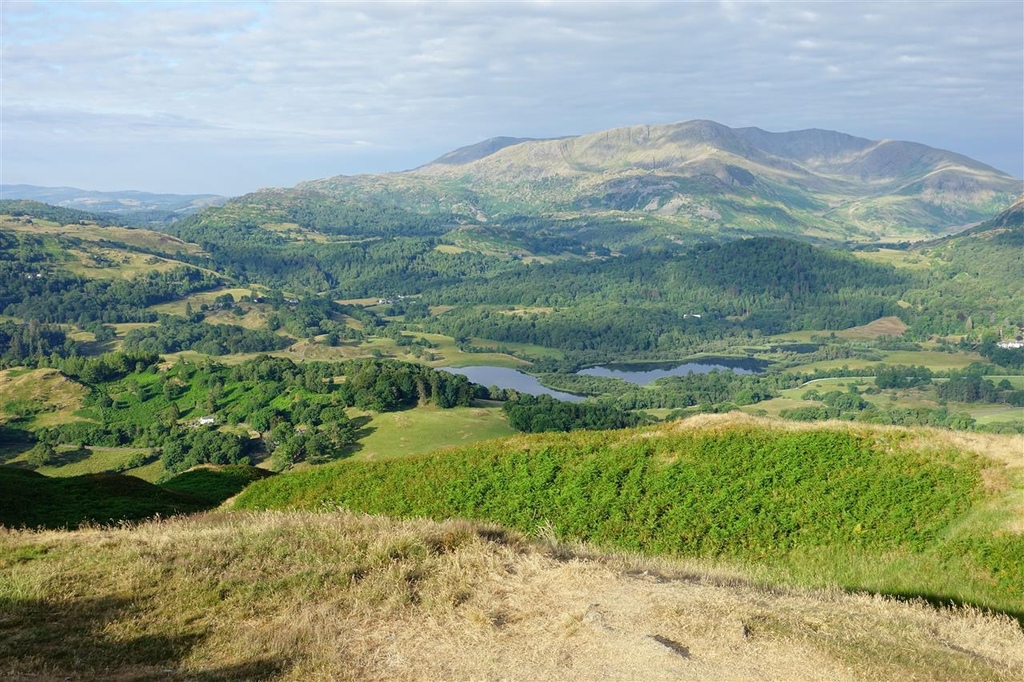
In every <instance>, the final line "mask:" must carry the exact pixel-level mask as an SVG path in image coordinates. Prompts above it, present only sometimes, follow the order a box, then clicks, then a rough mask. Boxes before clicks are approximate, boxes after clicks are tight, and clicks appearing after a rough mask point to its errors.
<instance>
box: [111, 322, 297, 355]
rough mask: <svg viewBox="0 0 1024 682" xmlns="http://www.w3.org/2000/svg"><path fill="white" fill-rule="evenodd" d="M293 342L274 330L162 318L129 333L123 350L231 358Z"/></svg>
mask: <svg viewBox="0 0 1024 682" xmlns="http://www.w3.org/2000/svg"><path fill="white" fill-rule="evenodd" d="M293 343H295V341H294V340H293V339H290V338H287V337H284V336H279V335H278V334H275V333H273V332H270V331H264V330H260V329H246V328H245V327H241V326H239V325H235V324H205V323H203V322H194V321H191V320H186V319H183V318H180V317H173V316H170V315H162V316H160V324H159V326H157V327H144V328H140V329H133V330H131V331H130V332H128V333H127V334H126V335H125V337H124V346H123V347H124V349H125V350H129V351H140V352H148V353H178V352H180V351H183V350H192V351H196V352H198V353H205V354H206V355H228V354H231V353H263V352H267V351H274V350H281V349H283V348H287V347H288V346H290V345H292V344H293Z"/></svg>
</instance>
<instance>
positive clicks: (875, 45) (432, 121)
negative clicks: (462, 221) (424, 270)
mask: <svg viewBox="0 0 1024 682" xmlns="http://www.w3.org/2000/svg"><path fill="white" fill-rule="evenodd" d="M3 8H4V9H3V16H2V30H3V34H4V41H3V69H4V73H3V76H4V89H3V100H2V103H0V104H2V107H3V113H4V120H3V126H2V132H3V137H4V140H5V141H7V140H11V139H14V138H15V137H23V138H32V139H34V140H36V141H37V142H38V144H44V145H45V144H46V141H45V140H46V131H47V130H51V131H52V130H56V129H57V128H55V127H54V126H55V121H57V120H58V119H59V120H60V121H61V125H60V126H59V129H60V130H64V131H74V134H73V135H71V134H68V133H61V134H60V135H58V137H57V139H59V140H60V142H61V143H62V144H63V147H62V148H63V149H64V150H65V153H66V154H75V153H76V152H75V149H76V148H81V149H83V150H84V149H85V148H86V147H88V148H95V147H97V146H98V147H101V148H102V147H103V146H104V144H105V143H106V144H107V147H108V148H110V149H113V148H117V147H118V145H117V144H115V143H116V142H118V139H117V138H118V137H119V136H127V137H129V138H131V139H132V140H133V141H134V145H135V146H136V148H137V149H138V150H139V151H140V153H142V154H145V149H146V146H147V144H149V145H154V147H153V148H156V147H157V146H158V144H157V143H160V144H165V143H169V142H170V143H176V144H181V145H192V150H193V152H194V155H195V157H196V158H201V157H202V155H203V154H204V153H206V154H207V155H208V154H209V153H211V152H212V150H215V149H216V150H219V153H221V154H223V153H224V149H226V148H230V147H231V146H232V145H248V146H249V147H250V148H251V149H249V150H247V152H248V151H257V150H256V149H255V148H257V147H258V148H264V149H266V150H267V151H268V153H272V154H274V155H276V154H278V152H279V151H280V150H282V149H291V150H292V153H293V160H292V161H290V162H289V163H287V164H283V166H287V167H288V168H290V169H293V170H291V171H289V172H290V173H291V174H292V175H291V176H286V175H285V174H283V173H282V175H281V177H280V179H279V180H278V181H277V182H275V183H274V184H290V183H291V182H294V181H296V180H298V179H301V177H309V176H308V175H303V176H296V175H295V171H294V169H295V168H300V167H301V157H302V155H307V157H308V158H310V159H313V158H314V157H315V158H316V159H318V161H317V164H318V165H317V168H320V167H322V161H323V155H324V150H325V149H326V150H334V151H333V153H335V154H336V161H335V167H334V169H333V170H328V173H331V172H358V171H361V170H367V169H366V168H362V167H359V166H357V163H364V164H365V163H367V162H368V159H372V157H371V156H368V155H367V153H361V154H360V155H358V156H356V155H353V154H351V153H350V152H351V149H352V148H353V147H354V146H355V144H356V142H357V141H362V142H363V143H365V145H366V146H365V147H363V152H366V150H374V149H376V150H386V153H385V152H384V151H382V152H381V154H382V155H381V156H380V157H377V158H379V159H380V160H383V159H385V158H387V159H389V160H391V161H392V162H393V161H394V159H396V158H404V160H405V162H404V163H400V165H399V166H398V167H411V166H415V165H418V164H419V163H422V162H424V161H426V160H428V159H429V158H432V157H434V156H437V155H439V154H441V153H443V152H444V151H447V150H449V149H451V148H453V147H456V146H460V145H463V144H470V143H472V142H475V141H478V140H479V139H482V138H485V137H489V136H495V135H516V136H530V137H553V136H560V135H567V134H576V133H583V132H588V131H593V130H600V129H603V128H608V127H615V126H622V125H631V124H637V123H657V122H667V121H674V120H684V119H689V118H711V119H715V120H719V121H720V122H722V123H725V124H727V125H757V126H760V127H763V128H766V129H771V130H791V129H797V128H804V127H822V128H832V129H838V130H843V131H844V132H850V133H853V134H858V135H863V136H867V137H877V138H881V137H889V138H894V137H895V138H901V137H902V138H909V139H916V140H918V141H921V142H925V143H927V144H933V145H937V146H943V147H946V148H954V149H956V150H957V151H961V152H963V153H966V154H968V155H976V154H977V153H978V152H975V153H972V149H971V148H964V147H962V146H960V145H961V144H967V145H970V144H975V143H976V138H977V135H976V134H974V137H973V138H972V137H970V136H968V135H965V134H963V132H960V133H959V134H958V131H963V130H964V129H966V128H970V129H976V128H978V127H982V126H983V127H985V128H986V129H988V130H990V131H991V135H990V136H989V138H991V139H990V140H989V142H986V143H985V144H984V145H980V146H977V148H978V149H981V148H982V147H984V148H985V150H986V151H985V153H986V154H989V155H990V157H989V158H988V159H984V158H983V159H982V160H987V161H989V162H990V163H996V165H1001V166H1002V167H1004V168H1007V169H1008V170H1011V171H1014V172H1016V173H1017V174H1020V173H1021V172H1022V169H1021V168H1020V164H1021V163H1022V162H1021V158H1022V149H1021V147H1022V145H1024V142H1022V141H1021V139H1022V132H1021V125H1020V121H1021V117H1022V115H1024V112H1022V101H1024V85H1022V83H1024V67H1022V62H1024V36H1022V35H1021V31H1020V26H1021V25H1022V23H1024V8H1022V6H1021V5H1020V3H1005V2H963V3H960V2H948V3H870V2H846V3H828V4H823V3H747V2H743V3H733V2H722V3H661V2H649V3H577V2H531V3H426V2H411V3H313V2H307V3H152V4H151V3H135V4H131V3H124V4H85V3H61V2H52V3H45V4H43V3H38V4H31V5H29V4H22V3H6V2H5V3H4V5H3ZM987 139H988V138H987ZM972 140H974V141H973V142H972ZM999 140H1002V148H1003V149H1005V150H1006V151H1005V152H1004V154H1003V157H1002V160H998V159H997V157H998V154H996V155H995V156H992V154H993V152H992V150H993V149H997V148H998V147H999V145H997V144H995V142H998V141H999ZM11 148H12V147H11V145H9V144H8V145H5V151H4V157H5V158H4V164H3V165H4V176H5V177H4V181H8V180H7V176H8V175H11V174H17V173H20V172H21V170H20V168H21V167H22V166H23V165H24V164H23V162H22V160H21V159H20V158H19V157H17V156H14V155H12V152H10V151H8V150H9V149H11ZM204 149H205V150H207V151H206V152H204ZM401 150H404V151H405V156H404V157H403V156H401V155H400V154H398V152H399V151H401ZM396 154H398V155H397V156H396ZM275 158H278V157H276V156H275ZM114 161H116V160H114V159H112V164H111V165H112V166H116V163H113V162H114ZM198 165H199V166H204V165H208V166H210V167H212V165H213V164H203V163H200V164H198ZM369 165H374V166H376V165H379V164H374V163H372V161H371V162H370V164H369ZM51 172H53V173H58V172H59V169H53V170H52V171H51ZM96 172H97V173H102V172H105V171H103V170H102V169H97V170H96ZM161 172H162V173H164V175H165V176H166V173H167V170H166V169H165V170H163V171H161ZM181 172H182V174H183V177H182V183H192V182H195V183H204V182H210V183H213V182H222V183H223V182H224V180H223V178H222V177H221V178H211V177H204V175H203V172H202V171H201V170H196V168H195V167H191V168H182V169H181ZM111 173H113V171H110V172H109V173H108V175H109V174H111ZM246 173H247V171H246V169H239V171H238V172H237V173H236V174H233V176H234V177H233V179H232V181H231V188H230V191H239V189H242V188H245V189H254V188H255V186H253V185H251V183H250V181H249V180H247V179H246ZM19 177H20V178H21V179H25V178H24V176H19ZM35 181H36V182H38V183H40V184H43V183H44V182H46V181H45V180H43V179H38V180H35ZM111 181H113V180H111ZM253 181H254V180H253ZM60 182H62V183H64V184H68V183H69V182H70V181H69V180H60ZM247 183H250V184H247ZM190 189H191V190H202V189H212V190H214V191H224V190H223V189H218V188H215V187H212V186H210V187H208V186H205V185H204V186H202V187H198V186H192V185H190Z"/></svg>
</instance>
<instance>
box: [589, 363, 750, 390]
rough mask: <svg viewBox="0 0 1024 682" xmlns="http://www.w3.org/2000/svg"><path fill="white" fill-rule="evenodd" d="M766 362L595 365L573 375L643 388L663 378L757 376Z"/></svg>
mask: <svg viewBox="0 0 1024 682" xmlns="http://www.w3.org/2000/svg"><path fill="white" fill-rule="evenodd" d="M767 366H768V363H767V362H765V361H763V360H757V359H754V358H701V359H700V360H695V361H693V362H684V363H679V362H632V363H625V362H623V363H615V364H609V365H598V366H596V367H588V368H587V369H581V370H580V371H579V372H577V374H585V375H588V376H594V377H609V378H612V379H622V380H624V381H628V382H629V383H631V384H637V385H638V386H646V385H647V384H650V383H652V382H655V381H657V380H658V379H664V378H665V377H681V376H686V375H687V374H707V373H708V372H713V371H715V370H718V371H720V372H721V371H726V372H733V373H735V374H758V373H760V372H763V371H764V369H765V367H767Z"/></svg>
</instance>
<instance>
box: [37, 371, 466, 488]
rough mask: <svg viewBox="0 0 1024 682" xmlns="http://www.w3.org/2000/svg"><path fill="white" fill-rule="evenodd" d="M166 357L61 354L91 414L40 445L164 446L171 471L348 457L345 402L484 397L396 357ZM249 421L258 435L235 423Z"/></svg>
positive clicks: (353, 428) (351, 425)
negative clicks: (84, 390)
mask: <svg viewBox="0 0 1024 682" xmlns="http://www.w3.org/2000/svg"><path fill="white" fill-rule="evenodd" d="M158 360H159V356H158V355H156V354H146V353H132V352H121V353H110V354H106V355H102V356H97V357H93V358H79V357H75V358H69V359H67V360H63V361H60V363H59V366H60V368H61V369H62V371H65V372H66V373H68V374H69V375H70V376H75V377H76V378H79V379H80V380H82V381H84V382H86V383H89V384H90V385H91V387H92V391H91V393H90V395H89V398H88V406H87V408H86V411H85V412H84V414H85V415H86V416H87V417H89V421H77V422H72V423H68V424H62V425H59V426H56V427H53V428H44V429H40V430H39V431H37V433H36V437H37V439H38V440H39V442H40V443H49V444H51V445H57V444H79V445H80V444H87V445H99V446H107V447H118V446H129V445H131V446H135V447H149V448H160V449H161V451H162V454H161V457H162V459H163V461H164V465H165V467H166V468H167V469H168V471H180V470H182V469H185V468H188V467H191V466H195V465H196V464H202V463H207V462H208V463H213V464H227V463H239V462H244V461H247V459H248V458H251V457H253V456H254V455H255V454H257V453H259V454H269V455H271V456H272V461H273V462H274V465H275V466H277V467H279V468H286V467H287V466H290V465H291V464H294V463H295V462H298V461H310V462H323V461H327V460H329V459H333V458H336V457H339V456H342V455H343V454H344V453H345V452H346V448H347V447H348V446H349V445H351V444H352V443H353V442H355V441H356V439H357V438H358V436H359V433H360V432H359V425H358V424H357V422H356V420H353V419H351V418H349V416H348V415H347V414H346V412H345V408H347V407H358V408H361V409H365V410H373V411H381V412H383V411H392V410H398V409H402V408H406V407H410V406H413V405H415V404H417V403H421V402H424V403H425V402H429V403H432V404H435V405H437V406H438V407H441V408H450V407H455V406H467V405H469V404H470V403H471V401H472V400H473V398H474V397H475V395H476V387H475V386H474V385H472V384H470V383H469V381H468V380H467V379H466V378H465V377H464V376H462V375H457V374H451V373H448V372H439V371H435V370H432V369H430V368H429V367H425V366H423V365H414V364H410V363H402V362H396V361H378V360H353V361H349V362H342V363H323V362H313V363H305V364H301V365H299V364H296V363H293V362H291V361H290V360H288V359H286V358H275V357H270V356H260V357H257V358H254V359H252V360H249V361H246V362H243V363H241V364H239V365H236V366H233V367H227V366H224V365H219V364H216V363H214V362H212V361H203V362H201V363H188V362H179V363H177V364H176V365H174V366H172V367H171V368H170V369H168V370H166V371H159V370H158V368H157V366H156V362H157V361H158ZM208 421H212V422H214V423H213V424H209V423H206V422H208ZM243 425H244V426H247V427H248V428H249V429H251V430H253V431H255V432H256V433H257V434H258V435H257V437H255V438H250V436H249V435H248V431H247V430H246V429H240V428H231V427H232V426H243ZM222 427H226V429H225V428H222Z"/></svg>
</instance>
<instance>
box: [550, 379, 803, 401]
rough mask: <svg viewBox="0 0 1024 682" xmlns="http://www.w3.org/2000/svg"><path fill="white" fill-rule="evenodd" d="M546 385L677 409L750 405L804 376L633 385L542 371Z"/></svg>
mask: <svg viewBox="0 0 1024 682" xmlns="http://www.w3.org/2000/svg"><path fill="white" fill-rule="evenodd" d="M543 381H544V384H545V385H546V386H549V387H551V388H555V389H558V390H561V391H570V392H573V393H585V394H589V395H595V396H599V397H600V399H601V400H602V401H604V402H607V403H609V404H612V405H615V406H616V407H618V408H621V409H624V410H648V409H657V408H671V409H680V408H686V407H693V406H697V405H708V406H709V405H717V404H723V403H731V404H733V405H737V406H739V405H752V404H754V403H759V402H761V401H763V400H770V399H771V398H774V397H776V396H778V394H779V391H780V390H782V389H786V388H793V387H795V386H800V385H801V384H802V383H803V382H804V381H805V377H803V376H801V375H798V374H790V373H778V372H773V373H767V374H738V373H734V372H729V371H719V370H715V371H711V372H707V373H704V374H697V373H690V374H685V375H683V376H673V377H665V378H662V379H658V380H657V381H655V382H654V383H653V384H652V385H650V386H636V385H634V384H631V383H629V382H627V381H623V380H622V379H612V378H607V377H594V376H587V375H583V374H545V375H543Z"/></svg>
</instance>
